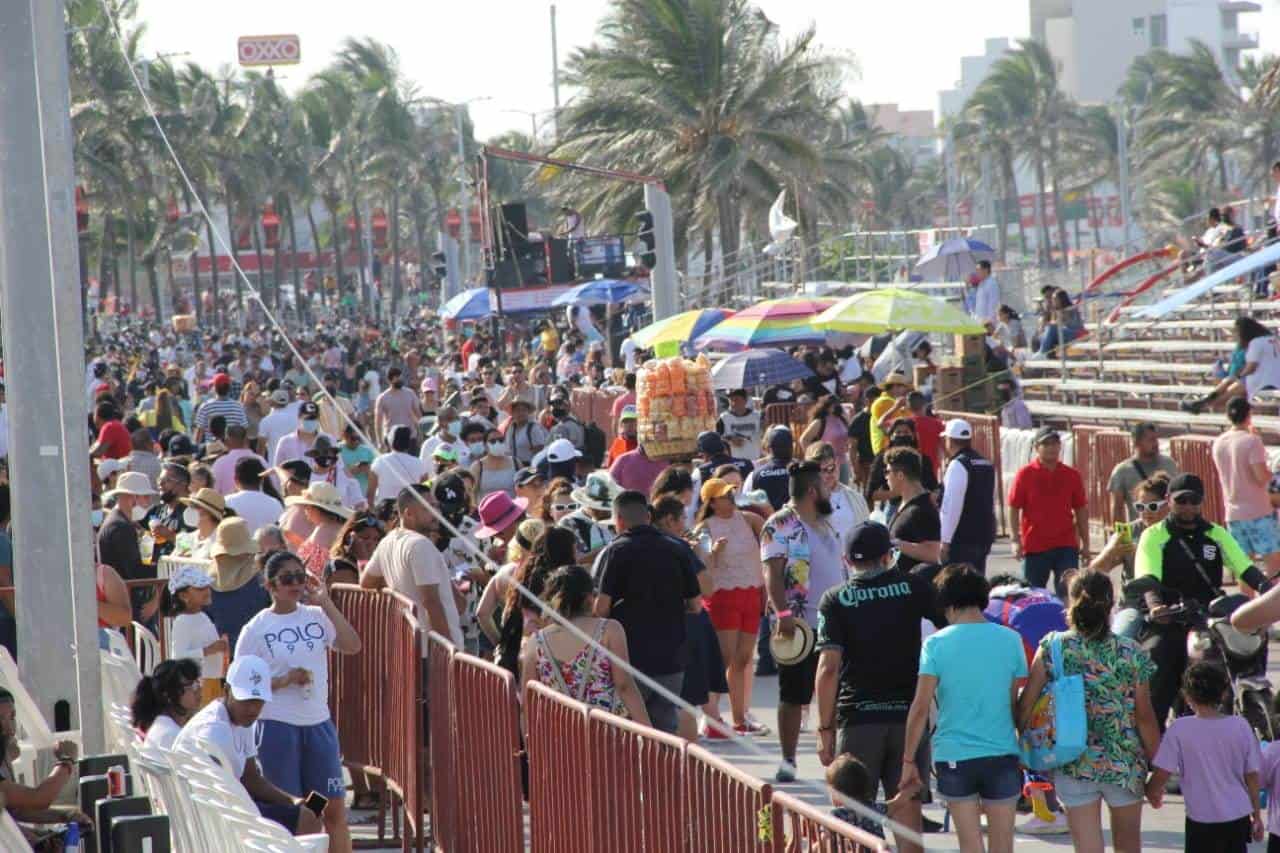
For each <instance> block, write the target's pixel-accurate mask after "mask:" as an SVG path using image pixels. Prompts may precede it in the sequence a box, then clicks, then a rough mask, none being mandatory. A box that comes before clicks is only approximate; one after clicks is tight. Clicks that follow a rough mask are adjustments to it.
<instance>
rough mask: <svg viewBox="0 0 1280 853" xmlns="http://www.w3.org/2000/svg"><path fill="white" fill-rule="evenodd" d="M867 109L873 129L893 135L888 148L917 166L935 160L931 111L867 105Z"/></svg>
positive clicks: (935, 152) (895, 105) (896, 106)
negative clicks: (906, 157)
mask: <svg viewBox="0 0 1280 853" xmlns="http://www.w3.org/2000/svg"><path fill="white" fill-rule="evenodd" d="M866 109H867V113H868V115H869V116H870V117H871V121H872V122H873V123H874V124H875V126H876V127H878V128H880V129H881V130H883V131H885V132H887V133H891V134H893V137H894V138H893V139H892V140H890V144H892V145H896V146H898V148H899V150H901V151H902V152H903V153H904V154H909V155H911V156H912V158H913V159H915V160H916V161H917V162H921V161H924V160H929V159H932V158H934V157H936V156H938V151H937V135H936V134H935V133H934V130H933V110H904V109H900V108H899V107H898V105H897V104H867V107H866Z"/></svg>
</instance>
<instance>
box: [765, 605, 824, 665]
mask: <svg viewBox="0 0 1280 853" xmlns="http://www.w3.org/2000/svg"><path fill="white" fill-rule="evenodd" d="M792 619H793V621H794V622H795V626H796V629H795V631H794V632H792V634H791V636H790V637H783V636H782V635H781V634H779V633H778V632H777V630H776V628H775V630H774V632H773V633H772V634H770V635H769V651H771V652H773V659H774V661H775V662H776V663H779V664H781V665H783V666H792V665H793V664H797V663H800V662H801V661H803V660H804V659H805V658H807V657H809V655H811V654H813V649H814V646H815V645H816V644H817V638H816V637H815V636H814V635H813V629H812V628H810V627H809V623H808V622H806V621H804V619H801V618H800V617H799V616H795V617H792Z"/></svg>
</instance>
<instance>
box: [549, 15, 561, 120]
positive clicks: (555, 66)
mask: <svg viewBox="0 0 1280 853" xmlns="http://www.w3.org/2000/svg"><path fill="white" fill-rule="evenodd" d="M551 97H552V99H553V101H554V103H555V108H556V111H555V125H554V130H555V136H556V142H559V141H560V50H559V48H558V47H557V46H556V4H555V3H552V4H551Z"/></svg>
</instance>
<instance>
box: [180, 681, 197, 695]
mask: <svg viewBox="0 0 1280 853" xmlns="http://www.w3.org/2000/svg"><path fill="white" fill-rule="evenodd" d="M188 690H193V691H196V692H199V691H200V682H199V681H188V682H187V683H186V684H184V685H182V690H181V692H182V693H186V692H187V691H188Z"/></svg>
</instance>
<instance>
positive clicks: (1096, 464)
mask: <svg viewBox="0 0 1280 853" xmlns="http://www.w3.org/2000/svg"><path fill="white" fill-rule="evenodd" d="M1132 455H1133V438H1132V437H1131V436H1130V435H1129V433H1127V432H1125V431H1124V430H1115V429H1108V430H1103V431H1101V432H1097V433H1094V435H1093V453H1092V455H1091V456H1090V457H1089V465H1090V473H1091V475H1092V476H1091V478H1090V480H1085V491H1086V493H1087V494H1088V495H1089V518H1090V519H1091V520H1093V521H1095V522H1097V523H1099V524H1101V525H1102V526H1103V527H1104V528H1107V529H1110V528H1111V526H1112V525H1113V524H1115V523H1116V521H1123V520H1124V519H1116V518H1113V517H1112V515H1111V491H1110V490H1109V488H1108V486H1110V484H1111V472H1112V471H1113V470H1114V469H1115V467H1116V466H1117V465H1119V464H1120V463H1121V462H1123V461H1124V460H1126V459H1128V458H1129V457H1130V456H1132ZM1082 476H1083V475H1082ZM1095 503H1096V504H1097V505H1096V506H1095Z"/></svg>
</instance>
